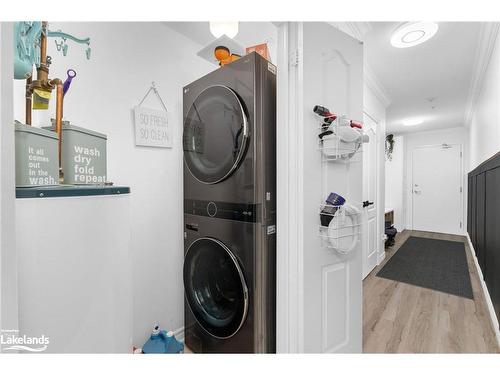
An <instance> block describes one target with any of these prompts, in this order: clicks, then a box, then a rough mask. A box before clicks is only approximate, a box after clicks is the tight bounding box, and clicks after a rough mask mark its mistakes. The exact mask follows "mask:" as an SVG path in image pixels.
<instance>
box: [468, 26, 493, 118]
mask: <svg viewBox="0 0 500 375" xmlns="http://www.w3.org/2000/svg"><path fill="white" fill-rule="evenodd" d="M499 29H500V23H498V22H484V23H482V24H481V30H480V32H479V42H478V45H477V50H476V58H475V61H474V67H473V72H472V79H471V82H470V86H469V95H468V98H467V104H466V106H465V112H464V125H465V126H466V127H468V126H469V125H470V122H471V121H472V116H473V114H474V111H475V107H476V102H477V98H478V97H479V94H480V92H481V89H482V86H483V81H484V76H485V74H486V70H487V69H488V65H489V63H490V59H491V55H492V53H493V50H494V48H495V42H496V39H497V36H498V32H499Z"/></svg>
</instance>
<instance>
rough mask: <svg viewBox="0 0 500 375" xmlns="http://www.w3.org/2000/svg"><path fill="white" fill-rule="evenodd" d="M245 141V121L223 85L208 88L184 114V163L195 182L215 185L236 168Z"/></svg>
mask: <svg viewBox="0 0 500 375" xmlns="http://www.w3.org/2000/svg"><path fill="white" fill-rule="evenodd" d="M247 139H248V120H247V117H246V115H245V112H244V109H243V105H242V104H241V101H240V99H239V98H238V96H237V95H236V93H235V92H234V91H233V90H231V89H230V88H229V87H226V86H210V87H208V88H206V89H205V90H204V91H202V92H201V93H200V94H199V95H198V97H197V98H196V99H195V101H194V102H193V104H192V105H191V107H190V108H189V111H188V113H187V116H186V119H185V122H184V134H183V147H184V160H185V162H186V165H187V167H188V169H189V171H190V172H191V174H192V175H193V176H194V177H195V178H196V179H198V180H199V181H201V182H203V183H206V184H215V183H217V182H220V181H223V180H224V179H226V178H227V177H229V176H230V175H231V174H232V173H233V172H234V171H235V170H236V169H237V168H238V165H239V163H240V162H241V160H242V159H243V156H244V153H245V150H246V145H247Z"/></svg>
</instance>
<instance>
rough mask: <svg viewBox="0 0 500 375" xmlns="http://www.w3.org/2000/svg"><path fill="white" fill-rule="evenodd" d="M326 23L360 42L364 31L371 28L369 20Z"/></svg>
mask: <svg viewBox="0 0 500 375" xmlns="http://www.w3.org/2000/svg"><path fill="white" fill-rule="evenodd" d="M328 24H330V25H331V26H333V27H335V28H336V29H338V30H340V31H342V32H344V33H346V34H347V35H349V36H350V37H352V38H354V39H357V40H359V41H360V42H363V41H364V40H365V35H366V33H368V32H370V31H371V30H372V29H373V28H372V25H371V23H370V22H328Z"/></svg>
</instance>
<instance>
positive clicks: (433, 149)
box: [412, 144, 463, 234]
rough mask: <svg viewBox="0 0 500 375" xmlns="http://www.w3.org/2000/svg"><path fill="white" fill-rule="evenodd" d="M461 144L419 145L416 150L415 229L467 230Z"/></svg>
mask: <svg viewBox="0 0 500 375" xmlns="http://www.w3.org/2000/svg"><path fill="white" fill-rule="evenodd" d="M461 155H462V154H461V146H460V145H447V144H444V145H437V146H427V147H421V148H415V149H414V150H413V152H412V174H413V176H412V177H413V178H412V201H413V204H412V212H413V215H412V216H413V229H414V230H422V231H429V232H439V233H449V234H463V229H462V226H463V224H462V220H463V218H462V211H463V210H462V205H463V202H462V201H463V199H462V190H463V189H462V160H461V157H462V156H461Z"/></svg>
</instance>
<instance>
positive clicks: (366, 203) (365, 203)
mask: <svg viewBox="0 0 500 375" xmlns="http://www.w3.org/2000/svg"><path fill="white" fill-rule="evenodd" d="M372 204H373V202H369V201H364V202H363V207H368V206H371V205H372Z"/></svg>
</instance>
